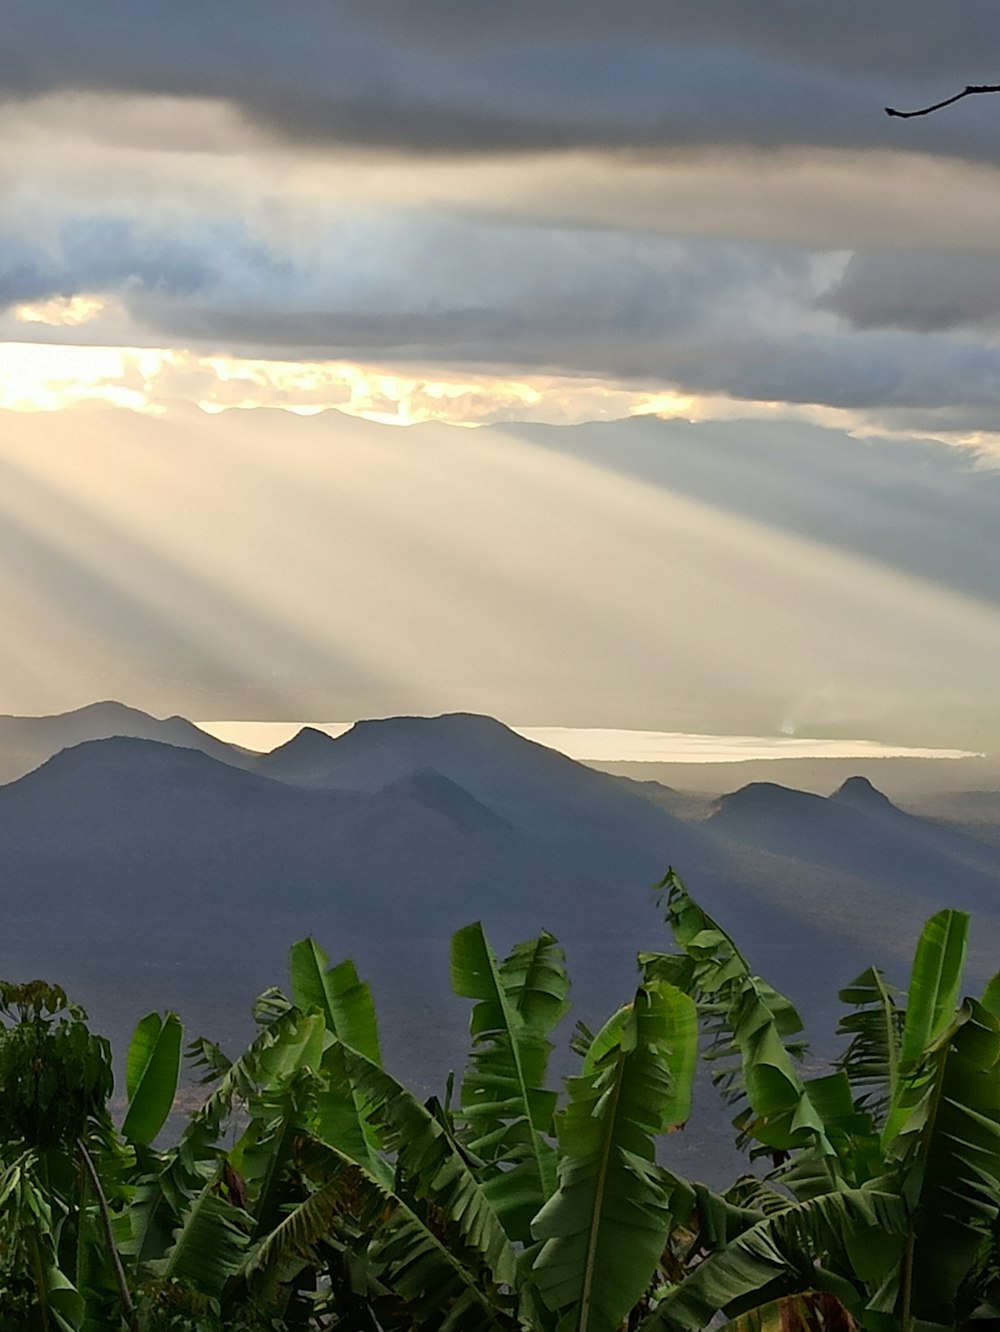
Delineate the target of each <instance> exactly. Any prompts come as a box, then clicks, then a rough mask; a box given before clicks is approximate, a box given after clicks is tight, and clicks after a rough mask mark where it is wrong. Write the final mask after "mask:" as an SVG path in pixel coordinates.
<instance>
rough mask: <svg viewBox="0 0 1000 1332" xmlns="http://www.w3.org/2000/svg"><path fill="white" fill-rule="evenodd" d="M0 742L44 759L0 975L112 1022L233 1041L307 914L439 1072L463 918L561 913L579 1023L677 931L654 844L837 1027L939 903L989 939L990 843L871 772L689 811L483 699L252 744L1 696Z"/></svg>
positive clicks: (524, 921)
mask: <svg viewBox="0 0 1000 1332" xmlns="http://www.w3.org/2000/svg"><path fill="white" fill-rule="evenodd" d="M0 757H2V762H3V765H4V766H3V771H4V772H14V771H17V770H19V769H20V768H23V766H24V765H25V764H26V763H28V762H29V761H31V760H35V761H36V763H37V766H35V767H33V769H32V770H31V771H28V772H26V773H24V775H20V776H17V777H16V778H14V779H13V780H8V781H7V782H6V783H5V784H3V785H0V901H2V906H3V918H4V931H3V935H2V937H0V975H5V976H9V977H11V978H24V977H25V976H27V975H28V974H32V975H35V974H42V975H46V976H48V977H50V978H52V979H56V980H59V981H60V983H62V984H63V985H64V986H65V987H66V988H67V989H68V990H70V992H71V993H73V994H74V995H75V996H76V997H78V998H79V999H80V1000H81V1001H82V1002H84V1003H85V1004H86V1005H88V1006H89V1007H90V1008H91V1010H92V1015H93V1016H94V1018H95V1020H96V1021H97V1022H98V1023H99V1025H102V1026H104V1027H105V1028H108V1029H109V1030H111V1032H112V1033H113V1034H114V1035H115V1036H117V1037H118V1038H119V1040H120V1039H121V1037H122V1036H123V1034H124V1033H125V1032H126V1031H127V1030H128V1029H130V1027H131V1025H132V1024H133V1023H134V1021H135V1020H136V1019H137V1018H138V1017H139V1016H141V1014H142V1012H144V1011H146V1010H147V1009H148V1008H150V1007H167V1006H169V1007H174V1008H177V1009H179V1010H180V1011H181V1013H182V1015H183V1016H184V1017H185V1018H186V1019H187V1021H188V1023H189V1026H190V1027H191V1028H192V1029H198V1030H204V1031H205V1032H206V1034H210V1035H214V1036H218V1037H221V1038H223V1039H233V1040H236V1039H242V1038H243V1036H245V1035H246V1032H247V1024H246V1021H245V1018H244V1017H243V1013H244V1012H245V1011H246V1009H247V1007H248V1006H249V1003H250V1001H251V1000H252V998H253V996H254V994H255V993H256V992H257V991H258V990H259V989H262V988H263V987H264V986H266V985H267V984H270V983H275V982H278V983H280V982H281V980H282V977H283V973H284V956H285V953H286V950H287V947H288V945H289V944H290V943H291V942H292V941H293V940H294V939H296V938H299V937H301V936H302V935H304V934H306V933H311V934H314V935H316V936H317V938H318V939H319V940H320V941H321V943H323V945H324V946H325V947H326V948H327V950H328V951H329V952H330V954H331V956H332V957H333V958H334V959H336V958H339V957H342V956H346V955H351V956H354V957H355V958H356V960H357V961H358V964H359V966H360V968H361V970H362V971H363V972H364V973H365V974H366V975H368V976H369V977H370V978H371V980H372V982H373V985H374V988H375V991H376V999H377V1001H378V1002H379V1006H380V1008H381V1009H382V1011H383V1012H384V1014H385V1017H386V1047H387V1051H388V1052H389V1055H390V1057H394V1058H396V1059H397V1060H398V1061H399V1063H400V1064H403V1065H406V1064H407V1063H409V1064H410V1065H414V1066H415V1065H419V1066H420V1070H421V1071H422V1072H423V1073H424V1074H425V1075H426V1073H427V1071H428V1070H430V1072H431V1074H432V1076H431V1081H432V1082H433V1080H434V1076H435V1075H437V1074H439V1073H440V1072H441V1071H442V1063H441V1060H442V1058H445V1057H447V1058H450V1059H451V1060H452V1061H453V1060H454V1053H455V1051H456V1050H458V1051H460V1050H461V1049H462V1048H464V1037H463V1035H462V1028H463V1026H464V1023H465V1021H466V1012H465V1006H464V1005H461V1004H459V1003H458V1002H457V1001H455V1000H453V999H451V998H449V996H448V993H447V941H448V939H449V937H450V935H451V933H452V932H453V931H454V930H455V929H456V928H458V927H459V926H460V925H462V924H465V923H467V922H469V921H470V920H474V919H482V920H483V921H484V922H485V923H486V925H487V927H488V929H489V931H490V933H491V935H492V937H493V938H494V939H495V942H496V946H497V947H498V948H500V949H504V948H506V947H508V946H509V945H510V944H511V943H513V942H514V941H515V940H516V939H518V938H524V937H527V936H530V935H532V934H534V933H537V931H538V930H539V929H542V928H546V929H550V930H552V931H553V933H555V934H556V935H557V936H558V937H559V938H560V939H561V940H563V941H564V943H565V944H566V946H567V950H568V953H569V955H570V963H571V974H573V975H574V979H575V996H576V1000H577V1015H578V1016H580V1017H582V1018H584V1019H585V1020H586V1021H588V1022H591V1023H593V1022H596V1021H599V1020H600V1019H601V1018H602V1016H604V1015H606V1013H607V1012H608V1011H609V1010H610V1009H611V1008H612V1007H613V1006H615V1005H616V1004H617V1003H618V1002H620V1001H621V1000H622V999H623V998H624V997H625V996H626V995H627V994H628V992H629V987H630V985H631V984H632V983H633V981H632V978H633V976H634V954H635V951H636V949H638V948H654V949H655V948H660V947H667V946H668V938H667V933H666V930H665V928H664V927H663V925H662V923H661V921H660V919H659V917H658V913H657V910H656V908H655V906H654V905H653V903H652V901H651V894H650V891H649V889H650V885H651V884H653V883H654V882H655V881H656V880H658V879H659V878H660V877H661V876H662V875H663V873H664V872H665V870H666V869H667V867H668V865H673V866H674V867H675V868H676V869H677V870H678V871H679V872H680V873H681V874H682V876H683V877H684V879H685V881H686V883H687V884H688V886H689V888H690V889H691V890H692V892H693V893H694V894H695V896H696V897H697V898H698V899H699V900H701V901H702V902H703V904H704V905H705V906H706V907H707V909H708V910H710V911H711V912H712V913H713V914H714V915H716V916H717V918H718V919H719V920H720V923H722V924H723V925H724V926H725V927H726V928H727V929H729V930H730V931H731V932H732V933H733V934H734V936H735V938H736V939H737V941H738V943H739V944H740V946H741V947H742V948H743V950H744V951H745V953H746V954H747V956H748V957H749V958H750V959H751V961H752V963H753V965H754V966H755V967H759V969H760V971H761V972H762V974H764V975H767V976H768V978H769V979H771V980H772V981H773V982H774V983H775V984H777V985H778V986H779V987H780V988H783V989H785V990H786V991H787V992H788V993H790V995H791V997H792V998H793V999H795V1001H796V1002H797V1003H798V1004H799V1006H800V1007H801V1008H802V1009H803V1010H804V1011H805V1012H807V1013H809V1014H811V1015H812V1016H815V1017H818V1018H820V1019H821V1020H822V1021H823V1022H825V1023H826V1024H827V1027H828V1029H829V1028H830V1027H831V1026H832V1011H831V1009H830V1000H831V999H832V998H833V996H834V994H835V991H836V989H837V988H838V987H839V986H841V985H843V984H846V983H847V981H849V980H850V979H851V978H852V977H853V975H855V974H856V973H857V972H858V971H859V970H861V968H862V967H863V966H865V965H867V964H868V963H869V962H871V961H875V962H879V963H880V964H883V965H886V966H887V967H888V968H889V971H890V974H891V976H892V977H893V978H895V979H896V980H897V981H899V982H901V983H905V979H906V977H905V969H904V970H903V971H902V974H901V968H903V966H904V964H903V959H904V956H905V954H906V953H907V951H908V950H909V949H911V948H912V943H913V941H914V939H915V937H916V934H917V932H918V930H919V927H920V924H921V923H922V920H923V919H924V918H925V917H926V915H928V914H930V913H931V912H932V911H933V910H937V909H939V908H940V907H942V906H945V905H950V906H958V907H963V908H968V909H970V910H973V911H974V912H975V928H974V935H975V938H976V941H977V943H976V953H975V956H974V964H975V967H976V969H977V970H978V972H979V973H981V974H985V973H986V972H989V971H992V970H993V969H995V961H993V959H995V958H997V957H1000V946H998V945H1000V849H998V848H997V847H996V845H995V844H990V842H989V841H988V840H986V839H983V838H980V837H977V836H975V835H972V834H971V833H969V832H968V831H962V830H959V829H956V828H953V827H947V826H944V825H943V824H940V823H937V822H934V821H932V820H929V819H927V818H922V817H917V816H915V815H913V814H910V813H906V812H905V811H903V810H902V809H900V808H898V807H897V806H896V805H894V804H893V803H892V802H890V801H889V800H888V799H887V798H886V797H885V796H884V795H883V794H882V793H880V792H879V791H878V790H876V789H875V788H874V787H873V786H872V784H871V783H870V782H869V781H868V780H866V779H865V778H863V777H860V776H856V777H853V778H851V779H849V780H848V781H846V782H845V783H844V784H842V785H841V786H840V787H839V788H838V789H837V790H836V791H835V792H834V793H833V794H832V795H831V796H821V795H816V794H813V793H809V792H803V791H797V790H792V789H789V788H786V787H784V786H781V785H779V784H776V783H768V782H753V783H750V784H749V785H746V786H744V787H742V788H741V789H738V790H736V791H733V792H730V793H728V794H726V795H724V796H723V797H722V798H721V799H720V800H719V801H717V802H716V803H715V804H714V805H712V806H708V807H702V806H700V805H698V804H694V805H692V806H691V807H690V808H688V809H687V818H681V817H678V816H677V814H676V813H671V808H676V809H678V810H682V811H683V810H685V809H686V808H687V807H685V805H684V802H683V800H675V799H674V796H675V795H676V793H671V792H669V791H666V790H664V788H662V787H661V788H658V789H657V791H653V790H651V789H650V785H649V784H639V783H636V782H630V781H628V780H625V779H622V778H620V777H615V776H612V775H609V774H607V773H601V772H597V771H595V770H593V769H591V768H588V767H585V766H583V765H581V764H579V763H576V762H574V761H572V760H571V759H568V758H566V757H564V756H563V755H561V754H557V753H555V752H554V751H551V750H548V749H546V748H544V747H543V746H541V745H538V744H535V743H532V742H530V741H527V740H524V739H522V738H521V737H519V736H518V735H516V734H515V733H514V732H512V731H511V730H509V729H508V728H507V727H505V726H503V725H502V724H501V723H500V722H498V721H495V720H493V719H492V718H489V717H482V716H475V715H469V714H451V715H446V716H442V717H434V718H427V717H396V718H389V719H385V720H380V721H366V722H360V723H358V724H357V725H355V726H354V727H353V728H352V729H351V730H350V731H348V732H347V733H346V734H345V735H343V736H341V737H339V738H338V739H331V738H330V737H329V736H327V735H325V734H324V733H322V732H319V731H316V730H313V729H311V728H305V729H303V730H302V731H300V733H299V734H298V735H297V736H296V737H294V739H292V740H291V741H289V742H288V744H286V745H283V746H281V747H280V748H278V749H276V750H274V751H273V752H271V753H270V754H264V755H255V754H251V753H249V752H248V751H245V750H239V749H235V748H233V747H232V746H229V745H226V744H224V743H222V742H221V741H218V740H215V739H213V738H212V737H210V736H208V735H206V734H205V733H204V732H202V731H200V730H199V729H198V728H197V727H196V726H194V725H193V724H192V723H190V722H188V721H185V720H184V719H183V718H179V717H174V718H170V719H168V720H166V721H158V720H156V719H155V718H152V717H149V716H147V715H146V714H144V713H140V712H136V711H135V710H133V709H128V708H124V707H122V706H121V705H119V704H111V703H105V704H97V705H93V706H91V707H88V708H84V709H81V710H79V711H78V712H74V713H69V714H65V715H64V716H62V717H48V718H2V719H0ZM657 794H658V795H659V798H658V799H657V798H654V797H656V796H657ZM706 808H707V809H708V816H707V817H703V815H704V814H705V812H706ZM445 1067H446V1065H445ZM410 1071H411V1072H412V1071H413V1070H412V1069H411V1070H410Z"/></svg>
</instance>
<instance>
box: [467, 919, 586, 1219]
mask: <svg viewBox="0 0 1000 1332" xmlns="http://www.w3.org/2000/svg"><path fill="white" fill-rule="evenodd" d="M451 978H452V988H453V989H454V990H455V992H456V994H460V995H462V996H464V997H465V998H469V999H476V1000H478V1001H479V1002H478V1003H477V1004H476V1006H475V1008H474V1009H473V1011H472V1018H471V1022H470V1028H471V1031H472V1037H473V1051H472V1056H471V1059H470V1063H469V1067H468V1069H467V1071H466V1074H465V1077H464V1078H463V1080H462V1089H461V1105H462V1110H461V1119H462V1121H463V1124H464V1126H465V1128H466V1130H467V1138H468V1148H469V1150H470V1151H472V1152H474V1153H475V1154H476V1156H477V1157H478V1158H479V1159H480V1160H481V1161H483V1162H484V1165H485V1166H486V1167H487V1171H486V1173H485V1177H484V1179H483V1183H484V1187H485V1189H486V1191H487V1193H488V1195H489V1196H490V1198H491V1200H492V1202H493V1204H494V1206H495V1207H496V1209H497V1212H498V1214H499V1215H500V1217H501V1219H502V1220H503V1223H504V1225H505V1227H506V1229H507V1232H508V1234H509V1235H511V1237H512V1238H514V1239H517V1240H521V1241H528V1240H529V1239H530V1234H531V1232H530V1224H531V1219H532V1217H533V1216H534V1215H535V1213H536V1212H537V1211H538V1209H539V1208H540V1207H541V1206H542V1204H543V1203H544V1202H545V1200H546V1199H547V1198H548V1197H550V1196H551V1194H552V1192H553V1190H554V1188H555V1160H556V1156H555V1149H554V1146H553V1144H552V1142H551V1141H550V1139H551V1136H552V1134H553V1132H554V1129H553V1120H552V1115H553V1111H554V1110H555V1104H556V1095H555V1093H554V1092H550V1091H547V1090H546V1089H545V1085H544V1084H545V1076H546V1069H547V1067H548V1059H549V1054H550V1053H551V1050H552V1044H551V1042H550V1041H549V1039H548V1032H549V1031H551V1029H552V1027H553V1026H555V1024H556V1023H557V1022H558V1021H559V1019H560V1018H561V1017H562V1016H563V1014H564V1013H565V1011H566V1008H567V1004H566V994H567V992H568V989H569V982H568V980H567V978H566V972H565V964H564V958H563V954H562V950H561V949H560V948H559V946H558V944H557V943H556V941H555V939H554V938H553V937H552V935H550V934H542V935H540V936H539V937H538V938H537V939H534V940H531V941H530V942H528V943H523V944H518V945H517V946H516V947H515V949H514V950H513V952H512V953H511V955H510V956H509V957H508V958H507V959H506V960H505V962H504V963H503V964H502V965H498V964H497V960H496V958H495V956H494V954H493V950H492V949H491V948H490V946H489V943H488V942H487V940H486V936H485V934H484V932H483V928H482V925H481V924H479V923H478V922H477V923H476V924H473V925H467V926H466V927H465V928H464V929H461V930H459V931H458V933H457V934H456V935H455V936H454V938H453V939H452V945H451ZM490 1167H492V1169H490Z"/></svg>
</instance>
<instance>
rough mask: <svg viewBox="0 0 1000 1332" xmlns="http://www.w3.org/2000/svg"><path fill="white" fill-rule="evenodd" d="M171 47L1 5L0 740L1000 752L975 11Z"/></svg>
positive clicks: (571, 14)
mask: <svg viewBox="0 0 1000 1332" xmlns="http://www.w3.org/2000/svg"><path fill="white" fill-rule="evenodd" d="M162 19H163V15H162V12H161V11H159V10H158V9H157V7H155V6H152V5H144V4H138V5H136V4H129V5H124V4H117V3H107V4H102V5H100V6H98V7H96V8H94V7H91V8H85V9H76V8H68V7H66V6H63V5H60V4H57V3H52V4H48V3H38V2H37V0H32V3H30V4H29V3H20V2H19V0H14V3H12V4H10V5H9V6H8V7H7V9H6V11H5V51H4V56H3V59H2V61H0V97H2V104H0V179H2V181H3V186H2V190H0V311H2V313H0V336H2V337H3V339H4V346H3V349H2V355H0V408H2V410H3V415H2V417H0V421H2V429H0V468H2V471H3V485H2V488H0V509H2V514H3V527H2V541H3V546H4V550H3V556H4V558H3V574H2V575H0V579H2V584H0V585H2V592H3V606H4V615H5V625H6V630H7V635H6V637H7V648H6V649H5V667H4V672H3V679H2V682H0V683H2V700H0V707H2V710H4V711H7V712H11V713H17V712H44V711H57V710H60V709H66V708H71V707H76V706H79V705H81V704H84V703H86V702H88V701H90V700H92V699H95V698H105V697H115V698H120V699H123V700H124V701H127V702H129V703H131V704H134V705H136V706H140V707H145V708H149V709H151V710H154V711H157V710H158V711H160V712H164V711H168V712H172V711H178V712H182V713H184V714H185V715H188V716H193V717H197V718H203V719H212V720H240V719H257V720H290V719H295V718H311V719H316V720H351V719H353V718H356V717H361V716H369V715H385V714H389V713H394V712H405V711H412V712H428V711H441V710H448V709H456V708H463V709H471V710H478V711H487V712H491V713H493V714H495V715H499V716H502V717H504V718H505V720H508V721H510V722H511V723H513V724H515V725H521V726H573V727H579V726H595V727H631V728H637V729H648V730H664V731H678V732H680V731H695V732H699V733H711V732H718V733H724V734H730V733H732V734H744V733H746V734H754V735H765V736H766V735H781V734H786V735H787V734H812V735H816V736H834V737H837V736H839V737H851V738H867V739H871V740H882V741H889V742H892V743H895V744H910V745H934V746H941V747H952V746H954V747H960V748H967V749H982V748H988V747H990V746H995V745H996V744H997V741H998V739H1000V737H998V735H997V722H996V718H997V717H998V716H1000V707H998V704H1000V698H998V695H997V690H998V685H997V675H996V671H995V663H996V661H997V660H998V655H1000V653H998V649H1000V619H998V615H997V595H998V594H997V588H998V587H1000V579H998V577H997V573H998V568H997V558H998V557H997V543H996V540H995V533H996V531H997V520H998V518H1000V480H998V477H997V474H996V471H995V466H996V461H997V458H998V456H1000V452H998V444H997V441H998V440H1000V433H998V432H1000V376H998V352H997V334H998V329H1000V276H998V274H1000V267H998V262H997V260H998V254H997V249H998V246H1000V239H998V238H1000V99H993V98H989V97H980V98H968V99H966V100H965V101H963V102H961V103H959V104H958V105H956V106H954V107H951V108H949V109H948V110H947V111H945V112H942V113H940V114H938V115H935V116H931V117H926V118H921V119H916V120H910V121H907V120H899V119H892V118H889V117H887V116H886V115H885V114H884V112H883V109H882V108H883V106H884V105H887V104H888V105H893V106H896V107H903V108H906V107H916V106H920V105H924V104H926V103H927V102H928V101H930V100H936V99H939V98H941V97H944V96H947V95H950V94H951V93H953V92H955V91H958V90H959V88H960V87H961V86H963V85H964V84H966V83H969V82H976V81H988V80H989V78H990V77H992V76H993V75H994V74H995V70H993V69H992V68H991V66H990V63H989V62H990V61H991V60H992V59H993V58H994V57H993V53H994V52H995V51H996V49H997V48H998V44H1000V16H998V15H997V12H996V9H995V7H994V6H991V5H986V4H972V3H970V4H965V5H963V6H962V19H961V23H957V22H955V20H954V16H953V14H952V12H951V11H948V12H947V13H946V12H945V11H943V10H942V9H941V7H940V6H939V5H921V4H917V5H914V4H907V5H902V4H884V5H880V6H879V7H878V8H877V10H874V11H872V10H865V9H862V8H860V7H854V6H852V7H837V8H832V9H828V10H825V11H823V12H822V13H817V12H816V11H815V10H813V9H811V8H809V9H807V8H804V7H802V6H796V5H790V4H787V3H773V4H772V3H764V4H759V5H754V6H753V7H752V8H749V7H746V8H745V7H740V6H734V5H730V4H714V3H705V0H699V3H690V4H687V3H680V4H672V5H647V4H636V5H630V6H628V7H626V9H625V10H624V11H621V10H620V8H619V7H613V6H611V5H609V4H601V3H583V4H579V3H578V4H574V5H572V6H566V5H563V4H561V3H557V4H551V5H548V6H544V7H542V8H541V9H539V7H537V6H524V5H521V4H509V5H505V6H503V7H501V8H496V7H493V8H484V7H481V6H470V5H466V4H461V5H460V4H456V3H445V2H443V0H442V2H441V3H431V4H426V5H421V6H419V7H414V6H412V5H408V4H402V3H391V2H387V3H370V2H367V3H365V4H353V3H341V4H331V3H326V2H325V0H324V3H316V4H313V3H308V2H305V3H300V4H297V5H296V6H295V9H294V22H293V23H292V22H289V21H288V17H287V15H286V14H285V13H284V12H279V11H277V10H275V9H274V7H273V6H265V5H257V4H250V5H249V6H247V5H245V4H244V5H239V6H236V5H232V4H229V3H228V0H220V2H219V3H217V4H214V5H213V6H211V8H210V9H207V10H197V11H196V10H194V9H192V10H190V12H187V11H185V18H184V21H178V22H176V23H171V24H169V25H167V26H164V25H163V23H162ZM226 408H233V409H235V408H240V409H241V410H239V411H237V410H231V411H224V410H223V409H226ZM259 408H270V409H289V410H287V411H267V412H265V411H260V410H253V409H259ZM326 409H340V410H326ZM345 412H346V413H349V414H350V415H344V413H345ZM294 413H297V414H298V415H295V414H294ZM316 413H319V415H316ZM637 414H638V415H640V416H643V417H646V418H648V419H642V420H629V419H626V418H629V417H631V416H635V415H637ZM655 416H659V417H662V418H664V419H662V420H658V419H654V417H655ZM352 418H353V419H352ZM358 418H368V419H367V420H363V419H358ZM519 422H521V423H524V422H534V423H536V424H534V425H530V426H529V425H526V424H518V423H519ZM587 423H590V424H587ZM470 425H478V426H482V427H488V428H483V429H480V430H478V431H475V432H470V431H468V430H465V431H463V430H461V429H459V428H458V427H461V426H470ZM391 426H411V427H414V426H415V427H416V428H411V429H408V430H394V429H392V428H390V427H391ZM545 427H549V428H545Z"/></svg>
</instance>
